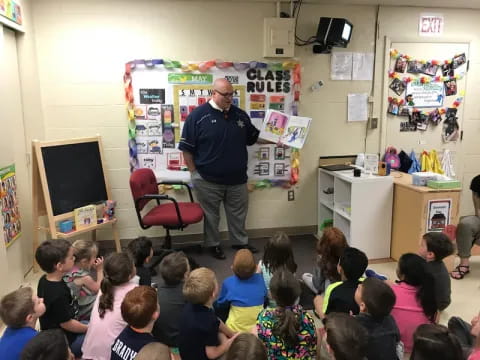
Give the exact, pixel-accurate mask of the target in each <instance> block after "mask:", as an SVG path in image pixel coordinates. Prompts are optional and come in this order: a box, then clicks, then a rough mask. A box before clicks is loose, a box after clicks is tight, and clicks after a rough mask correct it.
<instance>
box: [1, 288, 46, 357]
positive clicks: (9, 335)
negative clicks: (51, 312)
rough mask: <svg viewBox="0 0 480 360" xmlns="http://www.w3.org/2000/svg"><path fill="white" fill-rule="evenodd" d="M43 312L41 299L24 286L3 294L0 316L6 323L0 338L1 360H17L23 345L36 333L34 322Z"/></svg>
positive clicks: (43, 306)
mask: <svg viewBox="0 0 480 360" xmlns="http://www.w3.org/2000/svg"><path fill="white" fill-rule="evenodd" d="M44 313H45V304H44V303H43V299H41V298H38V297H37V296H36V295H35V294H34V293H33V290H32V288H30V287H24V288H20V289H17V290H15V291H13V292H11V293H9V294H7V295H5V296H4V297H3V298H2V300H1V302H0V318H1V319H2V321H3V322H4V323H5V324H6V325H7V329H6V330H5V332H4V334H3V336H2V338H1V339H0V354H2V359H3V360H19V359H20V353H21V352H22V350H23V348H24V346H25V345H26V344H27V343H28V342H29V341H30V340H31V339H32V338H33V337H35V335H37V331H36V330H35V323H36V322H37V319H38V318H39V317H40V316H42V315H43V314H44Z"/></svg>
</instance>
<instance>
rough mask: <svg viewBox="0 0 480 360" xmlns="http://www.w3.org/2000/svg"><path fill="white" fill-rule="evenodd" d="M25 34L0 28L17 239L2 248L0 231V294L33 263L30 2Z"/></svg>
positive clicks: (0, 135) (37, 112)
mask: <svg viewBox="0 0 480 360" xmlns="http://www.w3.org/2000/svg"><path fill="white" fill-rule="evenodd" d="M22 5H23V9H24V22H25V30H26V33H25V34H20V33H16V34H15V32H13V31H12V30H10V29H8V28H6V27H2V26H1V25H0V64H2V66H0V79H1V81H0V109H1V111H0V129H2V131H1V132H0V166H2V167H3V166H6V165H9V164H12V163H15V165H16V178H17V196H18V201H19V210H20V215H21V221H22V235H21V237H20V238H18V239H17V240H16V241H15V242H14V243H12V244H11V245H10V246H9V247H8V248H5V243H4V240H3V231H2V232H0V237H1V238H0V284H1V286H0V296H2V295H4V294H5V293H7V292H8V291H10V290H12V289H13V288H15V287H17V286H18V285H19V284H21V283H22V281H23V277H24V275H25V274H26V273H27V272H28V271H29V270H30V268H31V267H32V263H33V252H32V206H31V204H32V203H31V201H32V200H31V198H32V196H31V175H30V173H31V169H30V166H29V165H30V164H29V162H28V157H27V153H28V152H29V143H30V139H31V138H33V137H38V138H42V137H43V136H44V135H43V126H44V124H43V117H42V112H41V106H40V103H41V96H40V89H39V83H38V73H37V70H36V66H37V61H36V55H35V45H34V32H33V28H32V21H31V14H32V12H31V9H30V2H29V1H28V0H27V1H25V0H24V1H23V2H22Z"/></svg>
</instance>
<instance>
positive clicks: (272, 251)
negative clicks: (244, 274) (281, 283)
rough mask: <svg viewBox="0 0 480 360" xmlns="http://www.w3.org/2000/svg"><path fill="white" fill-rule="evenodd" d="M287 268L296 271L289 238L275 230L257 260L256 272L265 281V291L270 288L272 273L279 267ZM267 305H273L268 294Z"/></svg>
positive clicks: (273, 302) (293, 272)
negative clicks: (260, 258) (261, 255)
mask: <svg viewBox="0 0 480 360" xmlns="http://www.w3.org/2000/svg"><path fill="white" fill-rule="evenodd" d="M283 267H285V268H287V269H288V270H289V271H291V272H292V274H295V272H296V271H297V264H296V263H295V259H294V258H293V249H292V243H291V242H290V238H289V237H288V235H287V234H285V233H284V232H281V231H279V232H276V233H275V234H274V235H273V236H272V237H271V238H270V239H269V240H268V242H267V244H266V245H265V249H264V252H263V259H262V260H260V261H259V262H258V269H257V272H259V273H261V274H262V276H263V280H264V281H265V287H266V288H267V291H269V290H270V280H271V279H272V275H273V273H274V272H275V271H276V270H277V269H280V268H283ZM268 298H269V300H270V301H269V306H271V307H275V306H276V304H275V301H273V300H272V297H271V296H270V294H269V295H268Z"/></svg>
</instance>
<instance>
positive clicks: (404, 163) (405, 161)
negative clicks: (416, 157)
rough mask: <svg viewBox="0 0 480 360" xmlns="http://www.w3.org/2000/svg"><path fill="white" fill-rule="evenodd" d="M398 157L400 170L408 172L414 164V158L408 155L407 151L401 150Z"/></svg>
mask: <svg viewBox="0 0 480 360" xmlns="http://www.w3.org/2000/svg"><path fill="white" fill-rule="evenodd" d="M398 157H399V159H400V168H399V170H400V171H402V172H404V173H408V169H410V167H411V166H412V163H413V161H412V159H410V157H409V156H408V155H407V153H406V152H405V151H403V150H402V151H400V154H398Z"/></svg>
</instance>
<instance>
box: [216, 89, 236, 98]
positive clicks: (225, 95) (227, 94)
mask: <svg viewBox="0 0 480 360" xmlns="http://www.w3.org/2000/svg"><path fill="white" fill-rule="evenodd" d="M215 92H216V93H218V94H220V95H222V96H223V97H233V92H227V93H222V92H220V91H218V90H215Z"/></svg>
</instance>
